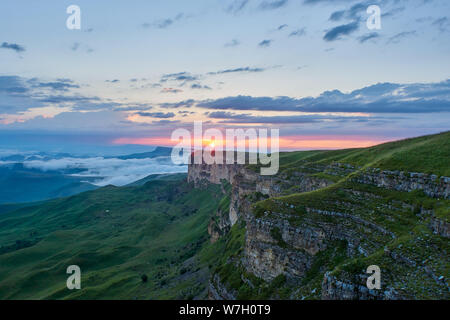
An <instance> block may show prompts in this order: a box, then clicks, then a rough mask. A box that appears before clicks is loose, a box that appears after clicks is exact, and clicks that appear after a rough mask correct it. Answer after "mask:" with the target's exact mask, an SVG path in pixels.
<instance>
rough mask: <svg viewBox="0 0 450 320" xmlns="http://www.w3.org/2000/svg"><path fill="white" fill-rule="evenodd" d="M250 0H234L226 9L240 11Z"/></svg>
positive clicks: (231, 11)
mask: <svg viewBox="0 0 450 320" xmlns="http://www.w3.org/2000/svg"><path fill="white" fill-rule="evenodd" d="M248 2H249V0H234V1H233V2H232V3H230V4H229V5H228V6H227V8H226V11H227V12H228V13H238V12H240V11H242V10H243V9H244V8H245V7H246V6H247V4H248Z"/></svg>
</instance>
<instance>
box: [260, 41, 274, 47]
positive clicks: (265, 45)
mask: <svg viewBox="0 0 450 320" xmlns="http://www.w3.org/2000/svg"><path fill="white" fill-rule="evenodd" d="M272 42H273V40H268V39H266V40H263V41H261V42H260V43H258V46H260V47H261V48H267V47H270V45H271V44H272Z"/></svg>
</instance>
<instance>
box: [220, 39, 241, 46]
mask: <svg viewBox="0 0 450 320" xmlns="http://www.w3.org/2000/svg"><path fill="white" fill-rule="evenodd" d="M240 44H241V42H240V41H239V40H237V39H233V40H231V41H230V42H227V43H225V45H224V46H225V47H237V46H238V45H240Z"/></svg>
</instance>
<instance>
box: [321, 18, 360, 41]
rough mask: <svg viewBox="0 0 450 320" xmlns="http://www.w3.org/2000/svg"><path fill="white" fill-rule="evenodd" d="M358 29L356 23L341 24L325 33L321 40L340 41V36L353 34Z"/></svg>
mask: <svg viewBox="0 0 450 320" xmlns="http://www.w3.org/2000/svg"><path fill="white" fill-rule="evenodd" d="M358 28H359V23H358V22H357V21H354V22H351V23H348V24H343V25H340V26H337V27H334V28H333V29H331V30H329V31H327V33H325V35H324V36H323V40H325V41H328V42H330V41H335V40H339V39H341V36H347V35H350V34H352V33H353V32H355V31H357V30H358Z"/></svg>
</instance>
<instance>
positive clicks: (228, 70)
mask: <svg viewBox="0 0 450 320" xmlns="http://www.w3.org/2000/svg"><path fill="white" fill-rule="evenodd" d="M265 70H266V69H265V68H251V67H240V68H234V69H224V70H219V71H214V72H208V75H216V74H227V73H239V72H245V73H254V72H263V71H265Z"/></svg>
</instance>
